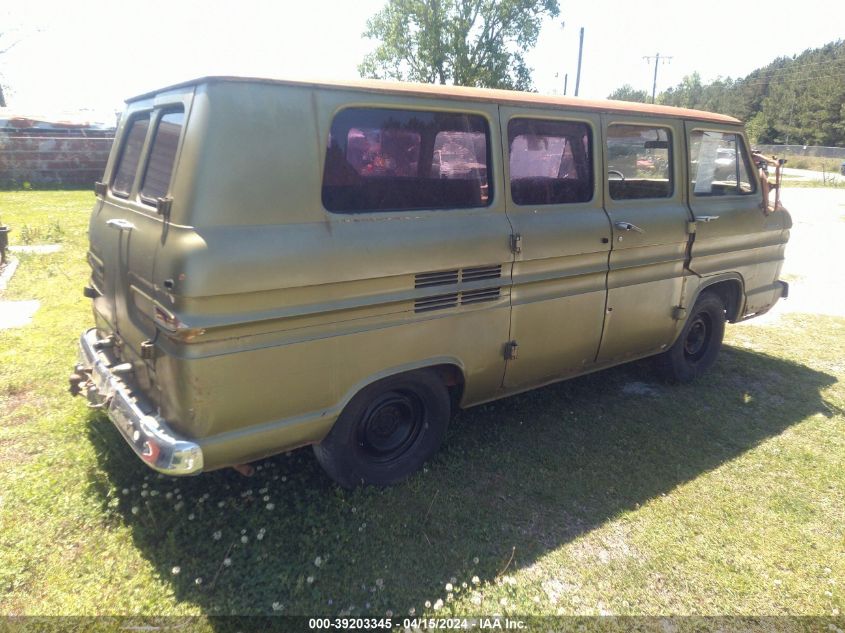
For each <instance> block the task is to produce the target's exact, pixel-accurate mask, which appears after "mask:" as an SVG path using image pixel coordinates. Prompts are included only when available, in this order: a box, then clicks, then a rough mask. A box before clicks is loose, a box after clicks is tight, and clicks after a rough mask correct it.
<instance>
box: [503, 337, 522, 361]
mask: <svg viewBox="0 0 845 633" xmlns="http://www.w3.org/2000/svg"><path fill="white" fill-rule="evenodd" d="M518 357H519V345H518V344H517V342H516V341H508V342H507V343H505V360H516V359H517V358H518Z"/></svg>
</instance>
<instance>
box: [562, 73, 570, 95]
mask: <svg viewBox="0 0 845 633" xmlns="http://www.w3.org/2000/svg"><path fill="white" fill-rule="evenodd" d="M567 84H569V73H566V74H565V75H564V76H563V96H564V97H565V96H566V86H567Z"/></svg>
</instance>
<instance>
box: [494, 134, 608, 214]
mask: <svg viewBox="0 0 845 633" xmlns="http://www.w3.org/2000/svg"><path fill="white" fill-rule="evenodd" d="M508 148H509V151H510V185H511V198H512V199H513V201H514V203H515V204H522V205H540V204H565V203H571V202H589V201H590V200H591V199H592V198H593V161H592V136H591V134H590V128H589V126H588V125H587V124H586V123H569V122H566V121H542V120H537V119H512V120H511V121H510V122H509V123H508Z"/></svg>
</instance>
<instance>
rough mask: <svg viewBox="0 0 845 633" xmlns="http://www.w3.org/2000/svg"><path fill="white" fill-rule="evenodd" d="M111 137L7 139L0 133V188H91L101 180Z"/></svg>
mask: <svg viewBox="0 0 845 633" xmlns="http://www.w3.org/2000/svg"><path fill="white" fill-rule="evenodd" d="M113 140H114V139H112V138H88V137H72V136H64V137H62V136H29V137H26V136H10V135H8V134H5V133H3V132H0V186H2V187H21V186H23V183H25V182H29V183H31V184H32V185H56V186H61V185H69V186H74V187H80V186H82V187H91V188H92V189H93V187H94V183H95V182H96V181H98V180H100V179H101V178H102V177H103V170H104V169H105V166H106V160H107V159H108V156H109V151H110V150H111V145H112V141H113Z"/></svg>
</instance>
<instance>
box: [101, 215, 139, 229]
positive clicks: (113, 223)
mask: <svg viewBox="0 0 845 633" xmlns="http://www.w3.org/2000/svg"><path fill="white" fill-rule="evenodd" d="M106 224H108V225H109V226H110V227H112V228H113V229H118V230H120V231H131V230H132V229H134V228H135V225H134V224H132V223H131V222H130V221H129V220H124V219H123V218H113V219H111V220H109V221H108V222H106Z"/></svg>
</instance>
